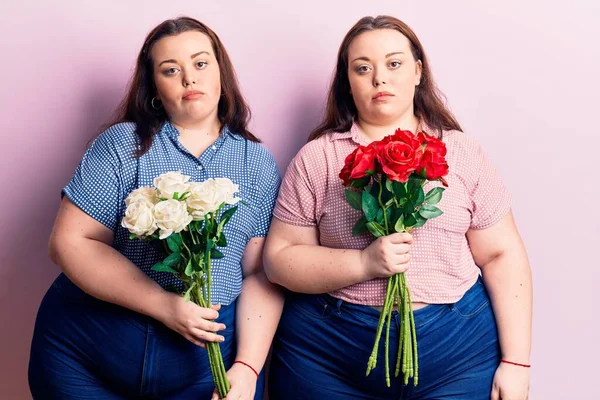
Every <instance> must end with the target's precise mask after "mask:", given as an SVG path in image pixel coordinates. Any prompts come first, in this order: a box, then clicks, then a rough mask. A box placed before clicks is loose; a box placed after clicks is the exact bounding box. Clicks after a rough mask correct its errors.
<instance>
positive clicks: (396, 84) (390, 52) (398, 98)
mask: <svg viewBox="0 0 600 400" xmlns="http://www.w3.org/2000/svg"><path fill="white" fill-rule="evenodd" d="M348 79H349V81H350V88H351V92H352V97H353V98H354V103H355V104H356V108H357V110H358V116H359V118H360V119H362V120H364V121H367V122H369V123H371V124H374V125H385V124H392V123H396V122H397V121H398V120H401V119H403V118H407V117H410V118H412V116H413V99H414V95H415V87H416V86H417V85H418V84H419V81H420V79H421V62H420V61H415V59H414V57H413V54H412V51H411V47H410V41H409V40H408V39H407V38H406V36H404V35H403V34H401V33H400V32H398V31H396V30H394V29H377V30H374V31H369V32H365V33H362V34H360V35H359V36H357V37H356V38H355V39H354V40H353V41H352V43H350V46H349V48H348Z"/></svg>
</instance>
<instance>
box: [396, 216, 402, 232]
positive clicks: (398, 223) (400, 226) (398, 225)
mask: <svg viewBox="0 0 600 400" xmlns="http://www.w3.org/2000/svg"><path fill="white" fill-rule="evenodd" d="M394 230H395V231H396V232H404V215H400V218H398V220H397V221H396V224H395V225H394Z"/></svg>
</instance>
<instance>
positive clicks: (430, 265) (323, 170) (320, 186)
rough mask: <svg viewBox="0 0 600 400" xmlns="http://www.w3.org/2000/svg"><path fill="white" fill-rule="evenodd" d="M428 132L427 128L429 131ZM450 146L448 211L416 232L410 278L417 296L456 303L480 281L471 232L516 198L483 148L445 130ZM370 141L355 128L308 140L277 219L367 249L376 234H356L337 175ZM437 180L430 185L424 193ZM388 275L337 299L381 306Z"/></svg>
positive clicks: (324, 239) (290, 172) (335, 243)
mask: <svg viewBox="0 0 600 400" xmlns="http://www.w3.org/2000/svg"><path fill="white" fill-rule="evenodd" d="M425 131H427V129H425ZM443 140H444V142H445V143H446V146H447V148H448V155H447V160H448V164H449V167H450V168H449V174H448V176H447V177H446V180H447V181H448V185H449V187H448V188H447V190H446V191H445V192H444V195H443V198H442V201H441V202H440V203H439V204H438V207H439V208H440V209H441V210H442V211H443V212H444V214H443V215H442V216H440V217H437V218H434V219H431V220H429V221H428V222H427V223H426V224H425V225H424V226H423V227H421V228H418V229H415V230H414V231H413V238H414V240H413V245H412V248H411V256H412V259H411V266H410V269H409V270H408V272H407V273H406V277H407V280H408V285H409V287H410V289H411V296H412V300H413V301H415V302H426V303H430V304H441V303H453V302H456V301H458V300H459V299H460V298H461V297H462V296H463V294H464V293H465V292H466V291H467V290H468V289H469V288H470V287H471V286H472V285H473V284H474V283H475V281H476V279H477V276H478V274H479V268H478V267H477V266H476V265H475V262H474V261H473V256H472V254H471V251H470V248H469V244H468V242H467V238H466V236H465V234H466V232H467V230H469V229H485V228H488V227H490V226H492V225H494V224H495V223H497V222H499V221H500V220H501V219H502V218H503V217H504V216H505V215H506V214H507V213H508V211H509V210H510V206H511V197H510V194H509V193H508V192H507V190H506V188H505V187H504V185H503V183H502V180H501V178H500V176H499V175H498V173H497V172H496V170H495V169H494V168H493V166H492V165H491V164H490V162H489V161H488V159H487V158H486V156H485V154H484V152H483V150H482V148H481V147H480V145H479V144H478V143H476V142H475V141H474V140H473V139H472V138H470V137H469V136H467V135H465V134H463V133H462V132H455V131H449V132H444V136H443ZM366 143H367V142H366V139H365V136H364V134H363V133H362V132H361V131H360V128H359V127H358V125H356V124H354V125H353V127H352V129H351V130H350V131H349V132H345V133H328V134H326V135H324V136H322V137H320V138H319V139H317V140H313V141H311V142H309V143H307V144H306V145H305V146H304V147H303V148H302V149H301V150H300V152H299V153H298V154H297V155H296V157H295V158H294V159H293V160H292V162H291V163H290V165H289V166H288V169H287V171H286V174H285V177H284V180H283V183H282V185H281V189H280V193H279V198H278V200H277V203H276V205H275V210H274V212H273V214H274V215H275V217H277V218H278V219H279V220H281V221H283V222H285V223H288V224H292V225H298V226H315V227H318V229H319V239H320V243H321V245H322V246H326V247H331V248H347V249H359V250H362V249H364V248H365V247H367V246H368V245H369V244H370V243H371V242H372V241H373V237H372V236H371V235H370V234H364V235H361V236H358V237H355V236H352V227H353V226H354V224H355V223H356V221H357V220H358V219H359V218H360V217H361V213H360V212H359V211H356V210H354V209H353V208H351V207H350V206H349V205H348V204H347V202H346V200H345V199H344V187H343V185H342V182H341V180H340V179H339V177H338V175H339V172H340V170H341V169H342V167H343V165H344V160H345V158H346V156H347V155H348V154H349V153H351V152H352V151H354V149H355V148H356V147H357V146H358V145H365V144H366ZM439 185H440V183H438V182H428V183H427V184H426V185H425V188H424V189H425V192H427V191H428V190H430V189H432V188H433V187H435V186H439ZM385 291H386V280H385V279H375V280H371V281H368V282H362V283H359V284H355V285H352V286H349V287H346V288H343V289H340V290H337V291H335V292H332V293H330V294H331V295H332V296H334V297H337V298H340V299H343V300H345V301H349V302H352V303H355V304H364V305H370V306H381V305H383V302H384V299H385Z"/></svg>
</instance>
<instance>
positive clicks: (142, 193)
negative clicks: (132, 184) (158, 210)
mask: <svg viewBox="0 0 600 400" xmlns="http://www.w3.org/2000/svg"><path fill="white" fill-rule="evenodd" d="M138 201H148V202H150V203H152V204H156V203H158V196H157V195H156V190H154V189H153V188H151V187H148V186H144V187H141V188H139V189H135V190H134V191H133V192H131V193H129V196H127V199H125V204H126V205H127V206H129V205H130V204H132V203H136V202H138Z"/></svg>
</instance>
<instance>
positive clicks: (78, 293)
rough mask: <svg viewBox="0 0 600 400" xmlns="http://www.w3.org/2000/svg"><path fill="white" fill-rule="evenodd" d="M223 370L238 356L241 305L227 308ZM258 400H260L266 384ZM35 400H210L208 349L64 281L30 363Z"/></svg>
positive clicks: (45, 311) (49, 298) (53, 291)
mask: <svg viewBox="0 0 600 400" xmlns="http://www.w3.org/2000/svg"><path fill="white" fill-rule="evenodd" d="M218 321H219V322H222V323H224V324H225V325H226V326H227V329H226V330H225V331H221V332H220V334H222V335H223V336H224V337H225V342H223V343H222V344H221V352H222V354H223V360H224V362H225V367H226V368H230V367H231V364H232V363H233V361H234V357H235V335H234V331H233V328H234V326H235V303H234V304H232V305H229V306H226V307H223V308H221V310H220V311H219V319H218ZM262 375H263V374H261V379H260V380H259V383H258V384H257V391H256V393H257V395H256V397H255V399H258V400H260V399H262V393H263V389H264V379H263V376H262ZM29 387H30V389H31V393H32V395H33V397H34V399H49V400H50V399H61V400H70V399H103V400H112V399H177V400H179V399H182V400H185V399H194V400H204V399H210V398H211V395H212V393H213V390H214V385H213V381H212V376H211V373H210V367H209V364H208V356H207V353H206V351H205V350H204V349H202V348H200V347H198V346H196V345H194V344H193V343H191V342H189V341H187V340H186V339H185V338H184V337H183V336H181V335H180V334H178V333H177V332H175V331H172V330H171V329H169V328H167V327H166V326H165V325H163V324H162V323H160V322H158V321H156V320H154V319H152V318H149V317H147V316H144V315H141V314H138V313H136V312H134V311H131V310H129V309H126V308H123V307H120V306H117V305H114V304H110V303H106V302H103V301H101V300H98V299H96V298H93V297H91V296H89V295H87V294H86V293H84V292H83V291H82V290H81V289H79V288H78V287H77V286H75V285H74V284H73V283H72V282H71V281H70V280H69V279H68V278H67V277H66V276H65V275H63V274H61V275H60V276H59V277H58V278H57V279H56V281H55V282H54V283H53V284H52V286H51V287H50V289H49V290H48V292H47V293H46V296H45V297H44V299H43V300H42V304H41V305H40V309H39V311H38V315H37V319H36V322H35V330H34V334H33V340H32V343H31V356H30V360H29Z"/></svg>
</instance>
